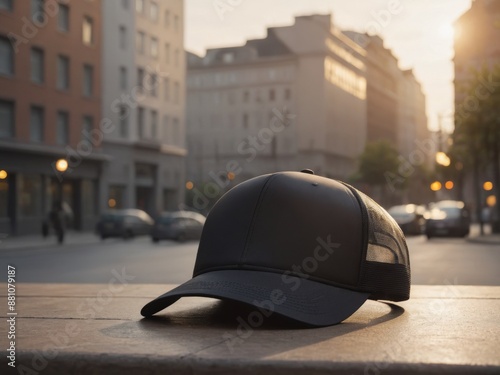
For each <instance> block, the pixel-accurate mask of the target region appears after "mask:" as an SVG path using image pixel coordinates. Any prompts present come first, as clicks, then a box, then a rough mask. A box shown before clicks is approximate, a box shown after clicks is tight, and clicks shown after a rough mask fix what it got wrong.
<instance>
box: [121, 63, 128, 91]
mask: <svg viewBox="0 0 500 375" xmlns="http://www.w3.org/2000/svg"><path fill="white" fill-rule="evenodd" d="M127 87H128V76H127V68H126V67H124V66H121V67H120V89H121V90H126V89H127Z"/></svg>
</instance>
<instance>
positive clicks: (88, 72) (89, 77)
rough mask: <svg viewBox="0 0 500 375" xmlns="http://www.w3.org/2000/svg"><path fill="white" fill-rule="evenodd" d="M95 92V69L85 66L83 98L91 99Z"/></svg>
mask: <svg viewBox="0 0 500 375" xmlns="http://www.w3.org/2000/svg"><path fill="white" fill-rule="evenodd" d="M93 91H94V68H93V67H92V65H87V64H85V65H84V66H83V96H87V97H90V96H92V94H93Z"/></svg>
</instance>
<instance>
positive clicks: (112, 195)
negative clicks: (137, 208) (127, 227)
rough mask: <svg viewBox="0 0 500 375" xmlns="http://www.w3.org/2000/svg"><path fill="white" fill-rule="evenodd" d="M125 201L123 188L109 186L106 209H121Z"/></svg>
mask: <svg viewBox="0 0 500 375" xmlns="http://www.w3.org/2000/svg"><path fill="white" fill-rule="evenodd" d="M124 199H125V187H124V186H110V187H109V198H108V207H109V208H115V209H119V208H123V207H124V203H125V201H124Z"/></svg>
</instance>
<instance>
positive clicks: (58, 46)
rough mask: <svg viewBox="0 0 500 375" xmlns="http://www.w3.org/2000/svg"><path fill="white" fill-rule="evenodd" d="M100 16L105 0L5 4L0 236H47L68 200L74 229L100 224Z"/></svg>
mask: <svg viewBox="0 0 500 375" xmlns="http://www.w3.org/2000/svg"><path fill="white" fill-rule="evenodd" d="M100 9H101V1H100V0H94V1H73V2H61V3H58V2H56V1H54V0H45V1H43V0H32V1H12V0H11V1H9V0H3V1H0V233H7V234H24V233H34V232H35V233H40V228H41V223H42V220H43V219H44V218H45V217H46V214H47V212H48V211H49V210H50V208H51V205H52V202H54V201H56V200H61V199H62V200H63V201H64V202H65V204H66V205H67V206H68V207H70V209H71V210H72V211H73V216H74V217H73V220H72V226H73V227H74V228H76V229H90V228H92V227H93V226H94V224H95V221H96V217H97V213H98V191H99V179H100V176H101V171H102V166H103V164H104V162H105V161H106V160H107V157H106V156H105V155H104V154H103V153H102V150H101V148H100V138H101V137H100V136H99V134H101V132H102V131H101V130H100V128H101V122H100V119H101V107H100V95H101V86H100V77H101V68H100V66H101V49H102V45H101V13H100ZM59 159H63V160H65V161H66V163H67V165H65V166H66V167H67V168H64V167H63V168H61V167H59V169H61V171H62V170H64V172H61V171H58V170H57V168H56V165H57V164H56V163H57V161H58V160H59Z"/></svg>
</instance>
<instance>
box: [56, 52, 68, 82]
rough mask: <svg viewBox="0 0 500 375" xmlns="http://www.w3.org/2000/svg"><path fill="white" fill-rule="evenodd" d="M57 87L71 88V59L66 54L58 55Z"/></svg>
mask: <svg viewBox="0 0 500 375" xmlns="http://www.w3.org/2000/svg"><path fill="white" fill-rule="evenodd" d="M57 88H58V89H59V90H68V89H69V59H68V58H67V57H66V56H58V57H57Z"/></svg>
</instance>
